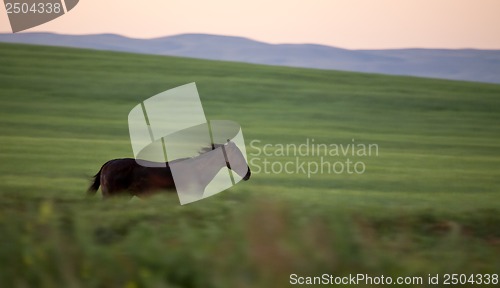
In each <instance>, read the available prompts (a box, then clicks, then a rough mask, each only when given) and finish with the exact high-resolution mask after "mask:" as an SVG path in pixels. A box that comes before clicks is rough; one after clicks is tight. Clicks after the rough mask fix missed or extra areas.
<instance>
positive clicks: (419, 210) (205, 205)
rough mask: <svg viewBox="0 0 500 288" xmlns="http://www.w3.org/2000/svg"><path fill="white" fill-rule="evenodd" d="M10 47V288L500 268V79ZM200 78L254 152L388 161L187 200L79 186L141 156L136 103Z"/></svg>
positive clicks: (4, 259)
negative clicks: (360, 151)
mask: <svg viewBox="0 0 500 288" xmlns="http://www.w3.org/2000/svg"><path fill="white" fill-rule="evenodd" d="M0 53H1V55H2V57H1V58H0V95H1V98H0V101H1V102H0V104H1V105H0V111H1V113H0V119H1V122H0V123H1V124H0V147H1V148H2V149H1V150H0V169H1V170H0V287H126V288H133V287H286V286H289V284H290V278H289V277H290V274H294V273H295V274H297V275H300V276H321V275H322V274H324V273H328V274H332V275H338V276H343V275H348V274H357V273H364V274H367V275H373V276H378V275H385V276H393V277H398V276H422V277H424V279H427V275H428V274H436V273H464V274H472V273H474V274H475V273H499V272H500V257H499V256H500V229H499V227H500V213H499V212H500V206H499V205H500V201H499V200H500V196H499V194H498V193H499V192H500V191H499V188H500V177H498V176H499V167H500V143H499V139H500V125H499V124H500V86H499V85H493V84H480V83H468V82H458V81H445V80H435V79H420V78H413V77H395V76H382V75H371V74H360V73H347V72H336V71H322V70H308V69H296V68H284V67H271V66H259V65H250V64H240V63H228V62H215V61H205V60H194V59H183V58H173V57H159V56H146V55H134V54H126V53H112V52H98V51H90V50H79V49H66V48H54V47H37V46H25V45H10V44H0ZM190 82H197V85H198V89H199V91H200V95H201V99H202V101H203V105H204V108H205V113H206V114H207V117H208V118H209V119H231V120H234V121H237V122H239V123H240V124H241V126H242V127H243V129H244V131H245V138H246V142H247V145H248V143H250V142H251V141H253V140H258V141H257V142H254V143H255V145H256V147H252V146H248V147H247V150H248V151H247V152H248V154H249V158H250V160H252V159H256V158H257V157H264V156H265V155H260V156H258V153H257V152H258V150H259V149H263V147H264V145H266V144H273V146H268V147H271V148H270V149H276V145H274V144H279V143H282V144H286V143H295V144H297V145H299V144H301V143H304V141H306V139H313V138H314V139H315V141H316V143H351V142H352V139H356V142H359V143H376V144H377V145H378V147H379V150H380V151H379V155H378V156H377V157H367V158H363V161H364V163H365V164H366V171H365V172H364V173H363V174H356V173H354V174H347V173H341V174H328V173H324V174H314V175H311V176H310V177H308V175H305V174H300V173H293V174H288V173H264V172H263V171H261V172H260V173H254V174H253V175H252V178H251V179H250V180H249V181H248V182H242V183H239V184H238V185H236V186H234V187H232V188H231V189H229V190H227V191H225V192H223V193H220V194H218V195H216V196H213V197H210V198H207V199H205V200H202V201H200V202H196V203H192V204H190V205H185V206H180V205H179V201H178V198H177V196H176V195H159V196H156V197H153V198H151V199H149V200H147V201H140V200H135V201H123V200H121V199H119V200H116V201H113V200H110V201H102V200H101V199H100V197H98V196H96V197H94V198H86V197H85V191H86V189H87V187H88V185H89V183H90V177H91V176H92V175H94V174H95V173H96V172H97V171H98V170H99V168H100V167H101V165H102V164H103V163H105V162H106V161H107V160H110V159H113V158H121V157H131V156H132V152H131V147H130V141H129V135H128V127H127V115H128V112H129V111H130V109H131V108H132V107H134V106H135V105H137V104H138V103H140V102H141V101H142V100H144V99H146V98H149V97H150V96H152V95H155V94H156V93H158V92H161V91H164V90H166V89H169V88H173V87H176V86H179V85H182V84H185V83H190ZM272 147H274V148H272ZM271 154H272V153H271ZM265 157H266V159H267V160H269V161H274V162H283V161H293V156H290V155H288V156H278V155H276V154H272V155H270V156H265ZM314 159H316V158H315V157H313V156H305V157H304V158H303V160H304V161H313V160H314ZM254 163H260V162H259V161H256V160H254ZM251 168H252V169H253V170H254V171H256V170H257V168H258V167H255V165H254V167H252V165H251ZM424 283H425V282H424ZM408 286H411V285H408Z"/></svg>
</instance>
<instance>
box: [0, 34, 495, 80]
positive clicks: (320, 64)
mask: <svg viewBox="0 0 500 288" xmlns="http://www.w3.org/2000/svg"><path fill="white" fill-rule="evenodd" d="M0 42H10V43H26V44H39V45H52V46H65V47H78V48H90V49H98V50H111V51H123V52H133V53H144V54H156V55H171V56H181V57H192V58H201V59H212V60H225V61H236V62H247V63H256V64H266V65H280V66H293V67H306V68H317V69H332V70H345V71H356V72H369V73H381V74H392V75H411V76H419V77H431V78H443V79H453V80H466V81H478V82H490V83H500V50H475V49H459V50H447V49H391V50H348V49H341V48H336V47H330V46H324V45H315V44H277V45H275V44H268V43H263V42H258V41H253V40H250V39H247V38H242V37H229V36H218V35H206V34H182V35H176V36H168V37H161V38H154V39H133V38H127V37H123V36H119V35H114V34H97V35H59V34H52V33H18V34H0Z"/></svg>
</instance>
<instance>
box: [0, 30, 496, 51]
mask: <svg viewBox="0 0 500 288" xmlns="http://www.w3.org/2000/svg"><path fill="white" fill-rule="evenodd" d="M19 34H54V35H62V36H96V35H113V36H119V37H122V38H127V39H133V40H156V39H162V38H169V37H175V36H182V35H203V36H215V37H228V38H241V39H245V40H249V41H253V42H258V43H262V44H267V45H314V46H323V47H329V48H335V49H343V50H349V51H376V50H456V51H459V50H480V51H500V47H499V48H495V49H485V48H475V47H459V48H443V47H423V46H410V47H408V46H407V47H390V48H362V49H353V48H344V47H340V46H332V45H327V44H320V43H310V42H295V43H294V42H280V43H272V42H265V41H261V40H257V39H254V38H250V37H245V36H238V35H224V34H211V33H201V32H186V33H180V34H171V35H164V36H158V37H148V38H141V37H131V36H126V35H123V34H120V33H112V32H109V33H85V34H68V33H58V32H50V31H34V32H31V31H22V32H17V33H12V32H10V31H0V35H13V36H15V35H19Z"/></svg>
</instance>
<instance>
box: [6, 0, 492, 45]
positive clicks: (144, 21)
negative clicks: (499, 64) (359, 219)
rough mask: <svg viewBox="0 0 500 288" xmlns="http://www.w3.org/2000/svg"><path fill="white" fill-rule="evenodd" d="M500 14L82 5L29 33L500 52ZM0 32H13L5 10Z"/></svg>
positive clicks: (168, 1) (188, 2) (384, 0)
mask: <svg viewBox="0 0 500 288" xmlns="http://www.w3.org/2000/svg"><path fill="white" fill-rule="evenodd" d="M0 6H2V5H0ZM499 13H500V0H310V1H305V0H286V1H281V0H279V1H273V0H266V1H264V0H251V1H249V0H246V1H244V0H211V1H206V0H197V1H194V0H143V1H132V0H80V3H79V4H78V5H77V6H76V7H75V8H74V9H73V10H72V11H70V12H69V13H68V14H67V15H64V16H62V17H59V18H58V19H55V20H53V21H51V22H49V23H46V24H43V25H41V26H38V27H35V28H32V29H29V30H27V31H26V32H39V31H44V32H56V33H63V34H94V33H116V34H121V35H125V36H129V37H134V38H152V37H160V36H166V35H174V34H181V33H209V34H220V35H234V36H243V37H248V38H252V39H255V40H260V41H264V42H270V43H318V44H326V45H332V46H338V47H343V48H351V49H370V48H407V47H424V48H481V49H500V14H499ZM0 32H4V33H5V32H11V30H10V25H9V23H8V19H7V16H6V13H5V8H4V7H3V6H2V8H0Z"/></svg>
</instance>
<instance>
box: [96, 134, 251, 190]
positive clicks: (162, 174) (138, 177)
mask: <svg viewBox="0 0 500 288" xmlns="http://www.w3.org/2000/svg"><path fill="white" fill-rule="evenodd" d="M218 149H221V150H222V152H223V154H224V157H223V158H222V157H220V156H221V154H220V153H207V152H210V151H213V152H217V151H214V150H218ZM218 152H220V151H218ZM138 162H140V163H141V164H139V163H138ZM224 166H226V167H227V168H229V169H231V170H233V171H234V172H236V173H237V174H238V175H239V176H240V177H241V178H242V179H243V180H245V181H246V180H248V179H250V176H251V171H250V167H249V166H248V164H247V162H246V160H245V158H244V157H243V154H242V152H241V151H240V149H239V148H238V146H236V144H234V142H231V141H228V143H226V144H212V146H211V147H205V148H203V149H202V150H201V151H200V152H199V155H198V156H195V157H192V158H181V159H176V160H173V161H170V162H163V163H160V162H151V161H145V160H139V161H138V160H136V159H134V158H122V159H113V160H110V161H108V162H106V163H105V164H104V165H102V167H101V169H100V170H99V172H97V174H95V176H94V177H93V178H94V180H93V183H92V184H91V185H90V187H89V188H88V190H87V193H88V195H90V196H93V195H95V194H96V192H97V190H98V189H99V186H100V187H101V192H102V196H103V198H110V197H114V196H129V197H130V198H131V197H133V196H137V197H139V198H144V197H147V196H151V195H153V194H156V193H158V192H160V191H162V190H163V191H166V192H172V193H175V192H177V189H176V184H175V182H174V176H173V175H172V168H173V167H175V169H177V170H176V172H177V173H174V174H176V175H179V173H180V176H176V177H179V178H176V179H178V184H179V183H182V182H184V183H189V185H190V186H194V190H196V191H201V193H203V191H204V189H205V187H206V186H207V185H208V184H209V183H210V182H211V181H212V180H213V178H214V177H215V176H216V175H217V173H218V172H219V171H220V170H221V169H222V168H223V167H224ZM179 179H180V180H179Z"/></svg>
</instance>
